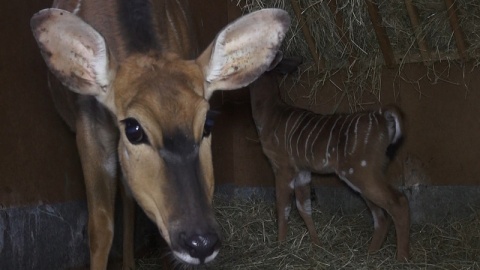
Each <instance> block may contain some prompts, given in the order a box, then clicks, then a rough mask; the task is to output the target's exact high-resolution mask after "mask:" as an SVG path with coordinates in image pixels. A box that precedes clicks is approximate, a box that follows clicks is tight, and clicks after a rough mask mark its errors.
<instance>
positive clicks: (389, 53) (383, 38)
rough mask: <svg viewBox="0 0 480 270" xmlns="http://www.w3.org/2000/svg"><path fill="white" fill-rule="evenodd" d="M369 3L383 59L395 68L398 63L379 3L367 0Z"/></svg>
mask: <svg viewBox="0 0 480 270" xmlns="http://www.w3.org/2000/svg"><path fill="white" fill-rule="evenodd" d="M365 3H366V4H367V9H368V14H369V15H370V20H371V22H372V25H373V29H374V30H375V34H376V35H377V40H378V44H379V45H380V50H381V51H382V54H383V59H384V60H385V65H386V66H387V67H388V68H394V67H395V65H396V61H395V57H394V54H393V50H392V45H391V44H390V40H389V38H388V35H387V30H386V29H385V27H383V25H382V17H381V16H380V12H379V10H378V5H377V4H376V3H374V2H373V1H372V0H365Z"/></svg>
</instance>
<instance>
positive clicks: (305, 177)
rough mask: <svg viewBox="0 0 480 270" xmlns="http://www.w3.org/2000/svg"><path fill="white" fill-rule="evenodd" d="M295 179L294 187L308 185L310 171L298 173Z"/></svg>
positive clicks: (310, 175) (310, 178)
mask: <svg viewBox="0 0 480 270" xmlns="http://www.w3.org/2000/svg"><path fill="white" fill-rule="evenodd" d="M295 179H296V181H295V186H296V187H300V186H305V185H308V184H310V181H311V180H312V174H311V173H310V171H300V172H299V173H298V175H297V177H296V178H295Z"/></svg>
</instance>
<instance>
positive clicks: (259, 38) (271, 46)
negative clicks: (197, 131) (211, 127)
mask: <svg viewBox="0 0 480 270" xmlns="http://www.w3.org/2000/svg"><path fill="white" fill-rule="evenodd" d="M289 26H290V17H289V15H288V13H287V12H286V11H284V10H281V9H263V10H259V11H256V12H252V13H250V14H248V15H245V16H243V17H241V18H239V19H237V20H236V21H234V22H233V23H231V24H229V25H227V26H226V27H225V28H224V29H223V30H222V31H220V33H219V34H218V35H217V37H216V39H215V40H214V42H212V44H210V46H209V47H208V48H207V49H206V50H205V51H204V52H203V53H202V54H201V55H200V57H198V58H197V60H196V61H197V63H198V64H199V65H200V66H201V68H202V70H203V74H204V79H205V82H206V83H205V84H206V87H205V98H207V99H208V98H210V96H211V95H212V93H213V92H214V91H215V90H232V89H238V88H241V87H244V86H247V85H248V84H250V83H252V82H253V81H254V80H256V79H257V78H258V77H259V76H260V75H261V74H263V73H264V72H265V71H267V70H268V69H269V67H270V66H271V64H272V61H274V59H275V56H276V55H277V52H278V51H279V48H280V45H281V43H282V41H283V38H284V37H285V33H286V32H287V30H288V28H289Z"/></svg>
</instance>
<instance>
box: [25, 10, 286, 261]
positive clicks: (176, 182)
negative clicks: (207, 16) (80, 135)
mask: <svg viewBox="0 0 480 270" xmlns="http://www.w3.org/2000/svg"><path fill="white" fill-rule="evenodd" d="M289 23H290V21H289V16H288V15H287V13H286V12H285V11H282V10H278V9H266V10H261V11H257V12H254V13H251V14H249V15H246V16H244V17H242V18H240V19H238V20H237V21H235V22H233V23H231V24H230V25H228V26H227V27H225V28H224V29H223V30H222V31H220V33H219V34H218V35H217V37H216V38H215V40H214V41H213V42H212V43H211V45H210V46H209V47H208V48H207V49H206V50H205V51H204V52H203V53H202V54H201V55H200V56H199V57H198V58H197V59H194V60H185V59H181V58H180V57H179V56H178V55H176V54H174V53H171V52H156V51H151V52H148V53H145V54H138V53H136V54H131V55H130V56H128V57H127V58H126V59H124V60H122V61H118V60H117V59H115V58H114V56H113V54H112V53H110V51H111V50H109V47H108V44H106V42H105V39H104V38H103V37H102V35H101V34H100V33H98V32H97V31H96V30H95V29H94V28H93V27H91V26H90V25H89V24H87V23H86V22H84V21H83V20H82V19H81V18H79V17H77V16H76V15H74V14H71V13H69V12H67V11H63V10H59V9H47V10H43V11H41V12H39V13H38V14H36V15H35V16H34V17H33V19H32V22H31V25H32V28H33V32H34V35H35V38H36V40H37V42H38V45H39V47H40V49H41V51H42V55H43V57H44V59H45V62H46V63H47V65H48V67H49V68H50V70H51V71H52V73H53V74H54V75H55V76H56V77H57V78H58V79H59V80H60V81H61V82H62V83H63V84H64V85H65V86H66V87H68V88H69V89H70V90H71V91H74V92H76V93H78V94H80V95H83V96H92V97H94V98H95V99H96V100H97V101H98V102H99V103H100V104H102V105H103V106H105V107H106V108H108V110H109V111H110V112H111V113H112V115H113V119H114V121H115V124H116V126H117V127H118V133H119V142H118V150H117V151H118V159H119V161H120V167H121V171H122V172H123V178H124V179H125V184H126V186H128V188H129V189H130V190H131V192H132V194H133V196H134V198H135V199H136V201H137V202H138V204H139V205H140V206H141V208H142V209H143V210H144V211H145V213H146V214H147V215H148V217H149V218H150V219H152V220H153V221H154V222H156V224H157V226H158V228H159V230H160V232H161V234H162V236H163V237H164V238H165V240H166V242H167V243H168V244H169V246H170V248H171V249H172V251H173V254H174V255H175V256H176V257H177V258H179V259H180V260H182V261H183V262H186V263H190V264H199V263H204V262H208V261H211V260H212V259H213V258H215V256H216V255H217V253H218V251H219V247H220V240H219V229H218V224H217V223H216V221H215V218H214V213H213V210H212V196H213V191H214V178H213V167H212V157H211V155H212V154H211V147H210V143H211V136H210V134H209V132H208V130H207V129H206V128H205V123H206V117H207V112H208V110H209V103H208V99H209V98H210V96H211V95H212V93H213V92H214V91H216V90H232V89H238V88H241V87H244V86H246V85H248V84H250V83H251V82H252V81H254V80H255V79H256V78H257V77H258V76H260V75H261V74H262V73H263V72H264V71H266V70H267V69H268V67H269V66H270V64H271V62H272V61H273V59H274V58H275V55H276V53H277V51H278V49H279V46H280V43H281V42H282V40H283V37H284V34H285V32H286V31H287V29H288V27H289ZM99 136H101V134H99ZM92 158H93V159H94V158H95V157H92Z"/></svg>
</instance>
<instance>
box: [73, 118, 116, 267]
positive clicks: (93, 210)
mask: <svg viewBox="0 0 480 270" xmlns="http://www.w3.org/2000/svg"><path fill="white" fill-rule="evenodd" d="M82 120H83V121H79V122H80V123H77V146H78V150H79V153H80V158H81V161H82V169H83V174H84V178H85V189H86V194H87V204H88V237H89V248H90V269H106V268H107V264H108V254H109V252H110V247H111V245H112V240H113V230H114V221H113V215H114V201H115V193H116V186H117V176H116V171H117V158H116V149H115V146H110V145H106V144H105V143H102V140H101V138H99V136H98V133H97V131H98V129H102V128H101V127H98V126H96V125H95V124H94V123H90V121H89V120H88V119H86V118H83V119H82ZM97 128H98V129H97ZM108 134H110V133H108V132H105V134H103V135H108ZM107 139H109V141H112V140H111V139H112V138H107ZM113 142H115V141H114V140H113Z"/></svg>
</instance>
